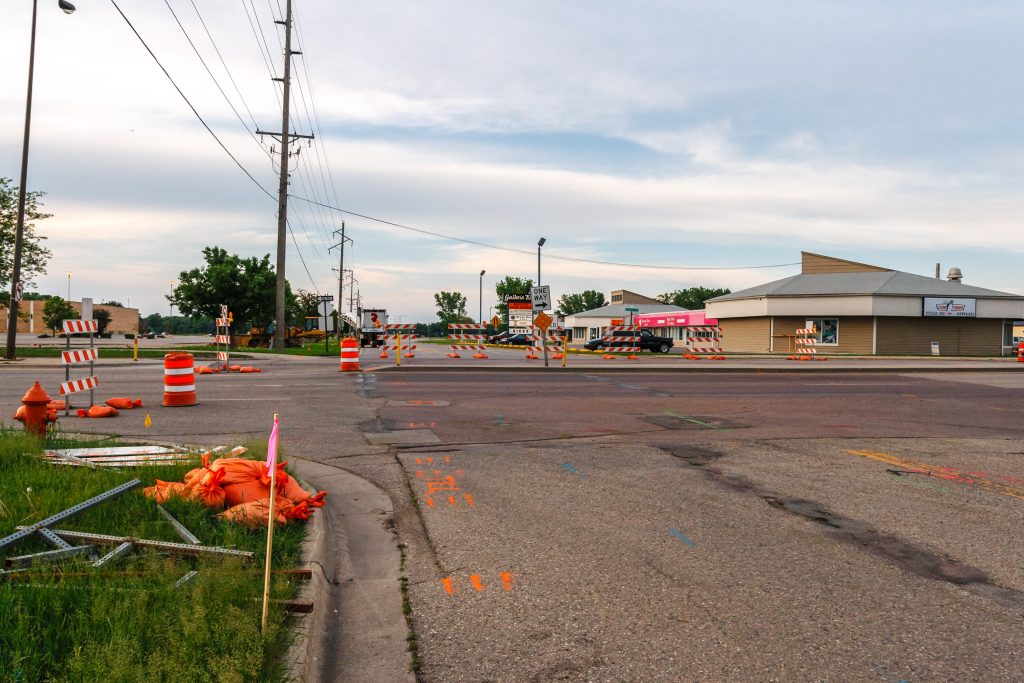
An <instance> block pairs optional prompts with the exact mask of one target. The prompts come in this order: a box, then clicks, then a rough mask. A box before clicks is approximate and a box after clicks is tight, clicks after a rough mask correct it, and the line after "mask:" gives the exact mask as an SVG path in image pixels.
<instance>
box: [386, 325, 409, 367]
mask: <svg viewBox="0 0 1024 683" xmlns="http://www.w3.org/2000/svg"><path fill="white" fill-rule="evenodd" d="M415 350H416V325H414V324H412V323H393V324H389V325H385V326H384V344H383V345H382V346H381V347H380V357H381V358H388V357H389V356H390V355H391V353H390V352H391V351H394V352H395V365H401V364H402V359H403V358H407V359H409V358H415V357H416V355H415V354H414V353H413V351H415Z"/></svg>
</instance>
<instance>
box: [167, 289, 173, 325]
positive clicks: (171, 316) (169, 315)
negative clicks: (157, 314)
mask: <svg viewBox="0 0 1024 683" xmlns="http://www.w3.org/2000/svg"><path fill="white" fill-rule="evenodd" d="M168 284H169V285H170V286H171V296H172V297H173V296H174V280H171V281H170V282H169V283H168ZM167 317H169V318H173V317H174V299H173V298H172V299H171V312H170V313H169V314H168V316H167Z"/></svg>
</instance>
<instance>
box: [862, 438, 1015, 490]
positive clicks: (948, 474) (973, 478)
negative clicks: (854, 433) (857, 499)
mask: <svg viewBox="0 0 1024 683" xmlns="http://www.w3.org/2000/svg"><path fill="white" fill-rule="evenodd" d="M846 452H847V453H849V454H850V455H857V456H860V457H862V458H870V459H871V460H877V461H878V462H884V463H885V464H887V465H894V466H896V467H901V468H903V469H907V470H914V471H917V472H920V473H921V474H927V475H929V476H932V477H937V478H939V479H945V480H946V481H954V482H958V483H961V484H975V485H977V486H980V487H981V488H983V489H985V490H987V491H992V492H993V493H999V494H1002V495H1004V496H1010V497H1012V498H1019V499H1020V500H1024V489H1020V488H1017V487H1014V486H1007V485H1006V484H1000V483H999V482H995V481H991V480H989V479H986V478H985V477H980V476H977V475H973V474H965V473H963V472H959V471H957V470H955V469H952V468H950V467H938V466H936V465H929V464H928V463H924V462H917V461H916V460H907V459H905V458H899V457H896V456H895V455H889V454H888V453H879V452H877V451H851V450H848V451H846Z"/></svg>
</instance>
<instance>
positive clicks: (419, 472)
mask: <svg viewBox="0 0 1024 683" xmlns="http://www.w3.org/2000/svg"><path fill="white" fill-rule="evenodd" d="M422 476H423V470H416V478H417V479H419V478H420V477H422Z"/></svg>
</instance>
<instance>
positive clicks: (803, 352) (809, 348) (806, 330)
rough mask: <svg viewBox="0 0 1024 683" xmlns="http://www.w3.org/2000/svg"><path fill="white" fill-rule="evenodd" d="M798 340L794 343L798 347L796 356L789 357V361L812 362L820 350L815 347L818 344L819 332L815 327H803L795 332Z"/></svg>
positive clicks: (794, 340)
mask: <svg viewBox="0 0 1024 683" xmlns="http://www.w3.org/2000/svg"><path fill="white" fill-rule="evenodd" d="M794 334H795V335H796V338H795V339H793V343H794V344H795V345H796V355H795V356H787V357H786V358H787V360H812V359H813V358H814V354H816V353H818V349H816V348H814V345H815V344H817V343H818V340H817V334H818V333H817V330H815V329H814V328H813V327H803V328H800V329H799V330H796V331H795V332H794Z"/></svg>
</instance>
